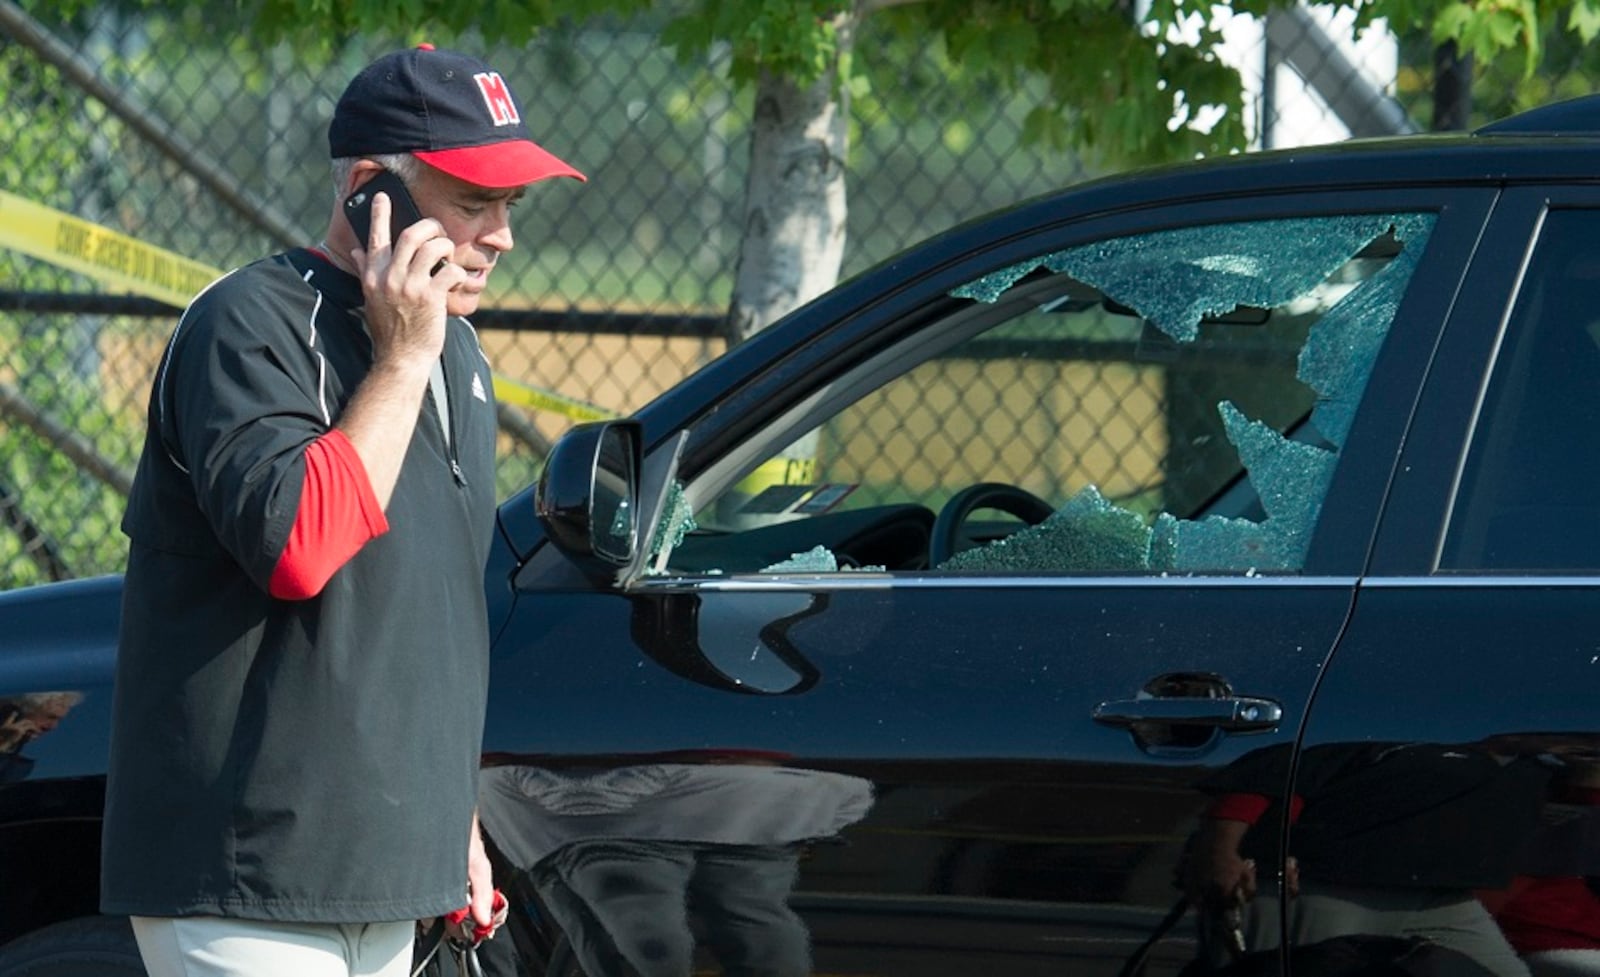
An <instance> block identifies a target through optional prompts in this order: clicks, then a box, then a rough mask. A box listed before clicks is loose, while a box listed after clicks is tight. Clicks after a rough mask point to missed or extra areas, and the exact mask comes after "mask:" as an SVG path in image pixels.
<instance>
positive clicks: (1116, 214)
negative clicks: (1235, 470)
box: [515, 183, 1495, 590]
mask: <svg viewBox="0 0 1600 977" xmlns="http://www.w3.org/2000/svg"><path fill="white" fill-rule="evenodd" d="M1180 186H1181V187H1182V189H1183V191H1184V192H1183V193H1180V194H1178V195H1176V196H1175V197H1172V198H1169V199H1157V200H1144V201H1137V202H1127V201H1124V202H1123V203H1122V205H1120V206H1113V207H1110V208H1108V209H1106V210H1102V211H1100V212H1088V213H1082V214H1072V213H1070V212H1068V209H1069V208H1070V204H1071V198H1070V197H1068V198H1065V199H1064V200H1063V201H1062V206H1063V214H1062V218H1061V220H1060V221H1059V222H1056V223H1052V224H1049V225H1047V226H1043V227H1035V228H1026V229H1020V230H1018V231H1017V232H1015V233H1010V234H1006V233H1004V232H1003V231H1002V232H1001V233H1000V234H999V235H998V236H997V237H996V239H995V240H994V241H993V243H992V244H990V245H989V246H987V247H984V248H982V249H977V248H969V249H965V250H961V251H958V252H956V253H942V252H938V251H937V249H936V253H934V254H933V255H932V256H931V257H930V259H929V263H928V265H927V267H925V268H923V269H921V270H920V271H919V272H916V273H908V272H907V269H908V268H910V267H911V266H912V265H913V262H914V260H915V256H917V255H919V254H923V253H924V252H922V251H916V250H914V251H913V252H910V253H908V255H907V256H903V257H902V258H898V259H891V261H890V262H888V263H886V264H885V265H882V266H879V268H878V269H875V270H874V271H872V272H868V273H865V274H864V275H862V276H858V277H857V278H856V279H853V280H852V281H851V282H850V283H846V285H845V286H842V287H841V288H840V289H839V290H837V291H836V292H834V293H830V294H829V295H828V296H825V297H824V298H823V299H821V300H819V301H818V302H816V303H813V304H812V305H810V306H807V307H804V308H803V309H801V310H799V311H798V312H797V313H794V314H792V315H791V317H790V318H788V319H786V320H784V321H782V322H780V323H778V324H776V325H775V326H774V327H771V329H773V330H783V332H780V333H776V334H773V335H771V336H766V335H762V336H757V337H756V338H755V339H754V340H752V341H749V343H747V347H748V348H745V349H742V350H741V349H736V350H735V351H734V353H735V355H734V356H732V357H730V358H729V360H728V361H727V362H724V363H714V364H713V365H712V367H711V368H708V369H707V370H706V371H703V372H702V373H701V374H698V375H697V376H696V377H693V378H691V379H690V380H689V381H686V382H685V383H684V384H682V385H680V386H679V387H675V388H673V389H672V390H670V391H668V393H667V394H665V395H664V396H663V397H662V398H660V399H659V400H658V401H657V402H655V403H653V404H652V405H650V406H649V407H647V408H645V409H644V410H642V411H640V413H639V415H638V417H639V419H640V420H641V421H643V422H644V423H645V425H646V438H647V444H649V445H650V447H648V448H647V451H646V464H647V465H648V464H649V458H650V457H651V454H652V453H653V452H654V451H656V450H658V447H657V444H658V443H660V442H662V441H664V440H667V439H669V438H670V437H671V436H673V435H675V434H676V433H678V432H679V431H686V432H687V440H686V443H685V445H684V448H683V453H682V460H681V467H680V469H679V473H678V474H679V478H680V480H682V481H684V482H686V483H687V482H692V480H693V479H695V478H697V477H699V476H700V474H701V473H702V472H703V471H704V470H706V468H707V467H708V466H710V465H712V464H713V463H714V462H715V461H716V460H717V458H718V457H719V456H720V454H721V453H722V452H725V451H727V450H729V447H730V446H731V445H733V444H736V443H737V442H740V441H743V440H744V439H746V438H748V437H749V436H751V433H752V432H753V431H756V430H759V429H760V428H761V427H762V426H763V425H765V424H766V423H767V421H768V419H770V418H772V417H774V416H776V415H777V414H779V413H781V412H782V411H784V410H788V409H790V408H791V407H792V406H793V405H794V404H795V403H796V402H797V401H798V400H800V399H801V398H802V397H803V396H805V393H804V392H802V391H800V390H798V389H797V388H798V387H800V386H801V385H799V384H797V383H796V380H797V379H798V378H802V377H806V378H811V381H812V382H811V384H810V385H808V386H806V390H807V391H808V390H809V389H811V387H814V386H816V385H821V384H826V383H830V382H832V381H833V380H835V379H836V378H837V377H838V376H839V375H840V374H842V373H843V372H845V370H846V369H847V368H848V367H849V366H850V365H851V364H853V363H854V362H856V361H859V360H860V359H862V358H865V357H868V356H871V355H874V354H875V353H876V352H878V351H879V350H881V349H882V348H883V347H885V346H887V345H889V344H892V343H893V342H894V341H896V340H897V339H899V338H900V337H902V336H904V335H905V334H906V333H908V332H915V331H916V330H918V329H920V328H922V327H923V325H925V324H926V322H927V320H928V319H929V318H930V317H934V318H937V317H939V316H940V315H941V314H942V312H943V311H944V310H947V309H949V308H951V307H952V306H951V304H950V303H955V302H958V301H963V300H956V299H952V298H950V297H949V292H950V290H952V289H954V288H956V287H958V286H960V285H963V284H966V283H968V282H971V281H973V280H975V279H977V278H980V277H982V276H983V275H986V274H989V273H992V272H994V271H997V270H999V269H1002V268H1006V267H1009V266H1012V265H1015V264H1017V263H1018V262H1021V261H1025V260H1029V259H1031V258H1033V257H1035V256H1037V255H1042V254H1047V253H1050V252H1053V251H1058V250H1062V249H1065V248H1070V247H1074V246H1079V245H1082V244H1087V243H1090V242H1093V241H1095V240H1099V239H1104V238H1109V237H1123V236H1127V235H1135V234H1151V233H1155V232H1158V231H1163V230H1168V229H1172V228H1178V227H1185V226H1193V225H1196V224H1204V223H1225V222H1245V221H1262V220H1280V219H1293V218H1315V217H1322V216H1336V215H1340V214H1348V213H1358V212H1362V213H1380V212H1397V213H1398V212H1434V213H1436V214H1437V218H1436V221H1435V225H1434V229H1433V231H1432V233H1431V235H1430V237H1429V242H1428V246H1427V248H1426V249H1425V250H1424V252H1423V254H1422V255H1421V256H1420V258H1419V261H1418V265H1417V269H1416V272H1415V276H1416V277H1415V278H1414V281H1423V280H1428V279H1438V280H1441V281H1443V282H1444V285H1443V286H1441V287H1437V288H1433V289H1429V290H1419V289H1416V288H1408V291H1407V294H1406V296H1405V298H1404V300H1403V301H1402V303H1401V305H1400V307H1399V309H1398V311H1397V312H1396V315H1395V320H1394V323H1393V325H1392V326H1391V330H1390V338H1389V339H1388V340H1386V342H1385V346H1384V349H1383V352H1382V353H1381V354H1380V355H1379V357H1378V360H1377V362H1376V363H1375V364H1374V366H1373V370H1372V375H1371V378H1370V379H1369V381H1368V394H1367V395H1365V396H1364V397H1363V403H1362V405H1361V407H1360V409H1359V410H1358V411H1357V413H1356V416H1355V419H1354V422H1353V424H1352V425H1351V429H1350V432H1349V435H1348V438H1347V444H1349V445H1361V446H1362V450H1361V451H1358V452H1355V453H1353V454H1352V455H1351V456H1349V457H1347V458H1342V459H1341V463H1340V464H1339V466H1338V469H1337V471H1336V473H1335V476H1334V478H1333V481H1332V483H1331V484H1330V486H1329V489H1328V493H1327V496H1326V498H1325V500H1324V509H1323V515H1322V517H1321V519H1320V520H1319V523H1318V528H1317V531H1316V533H1315V535H1314V537H1313V539H1312V542H1311V545H1310V548H1309V550H1308V552H1307V557H1306V561H1305V565H1304V567H1303V568H1302V569H1301V571H1300V572H1299V573H1298V574H1297V575H1296V576H1294V577H1291V578H1290V579H1306V578H1311V577H1322V576H1335V577H1351V576H1355V575H1358V574H1359V573H1360V572H1362V570H1363V568H1364V566H1365V562H1366V559H1367V557H1368V554H1369V546H1370V544H1371V540H1372V534H1373V532H1374V531H1375V528H1376V522H1377V516H1378V512H1379V510H1380V508H1381V504H1382V501H1383V494H1384V488H1385V486H1386V485H1387V483H1388V479H1389V476H1390V474H1391V472H1392V468H1393V465H1394V463H1395V461H1396V458H1397V457H1398V454H1399V446H1400V443H1401V438H1402V435H1403V434H1404V431H1405V427H1406V424H1407V423H1408V421H1409V418H1410V411H1411V407H1412V406H1413V404H1414V399H1415V397H1416V394H1417V390H1418V387H1419V386H1420V384H1421V379H1422V376H1423V374H1424V372H1425V367H1426V364H1427V362H1428V361H1429V360H1430V359H1431V355H1432V351H1433V349H1434V346H1435V343H1436V341H1437V335H1438V331H1439V329H1440V328H1441V326H1442V323H1443V321H1444V318H1445V316H1446V313H1447V311H1448V308H1449V306H1450V304H1451V303H1452V302H1453V301H1454V299H1455V295H1456V290H1457V289H1458V288H1459V284H1460V280H1461V276H1462V275H1463V273H1464V271H1465V269H1466V267H1467V264H1468V260H1469V258H1470V257H1471V253H1472V249H1473V247H1474V245H1475V243H1476V241H1477V239H1478V236H1479V234H1480V233H1481V231H1482V227H1483V223H1484V220H1485V219H1486V217H1487V215H1488V213H1489V211H1490V208H1491V204H1492V201H1493V197H1494V193H1495V191H1494V188H1492V187H1472V186H1468V187H1460V186H1428V185H1421V186H1417V185H1405V186H1379V187H1365V188H1363V187H1337V188H1333V189H1325V188H1315V187H1313V188H1290V189H1283V190H1279V191H1274V192H1270V193H1245V194H1239V193H1234V194H1227V195H1223V194H1212V195H1208V196H1200V195H1199V193H1200V192H1201V191H1199V190H1196V189H1195V188H1193V187H1190V186H1189V185H1188V184H1186V183H1181V184H1180ZM1006 219H1007V215H1006V214H1002V215H1000V217H998V218H996V219H995V220H996V222H997V223H1000V224H1002V225H1003V223H1004V221H1005V220H1006ZM982 226H983V225H982V224H981V223H980V224H976V225H971V226H970V227H969V228H967V229H966V230H971V229H972V228H981V227H982ZM874 286H879V287H880V288H881V289H882V290H881V292H879V293H877V294H874V293H873V292H872V289H873V287H874ZM1425 291H1426V292H1428V293H1430V294H1424V292H1425ZM761 350H779V351H781V355H776V356H771V357H770V358H766V359H762V358H761V357H760V355H759V351H761ZM739 368H742V370H743V372H742V374H739V375H734V373H735V370H736V369H739ZM719 381H720V382H721V383H722V384H723V385H722V386H721V387H720V388H719V387H717V386H716V383H717V382H719ZM689 398H694V399H693V400H689ZM686 401H687V402H686ZM658 415H664V416H666V417H670V418H673V419H674V420H675V421H677V422H678V426H674V427H667V428H665V429H663V428H662V427H659V426H656V425H654V424H652V421H653V420H654V418H655V417H656V416H658ZM641 532H642V536H643V537H644V538H649V537H650V534H651V533H653V532H654V527H653V526H652V527H649V529H648V531H645V530H643V529H642V531H641ZM550 549H551V548H549V547H545V548H543V549H542V550H541V551H540V552H539V553H536V554H534V558H533V559H531V560H530V561H529V562H528V563H527V564H525V565H524V567H523V569H522V571H521V572H519V573H518V574H517V577H516V580H515V583H516V586H517V587H518V588H519V589H520V588H527V587H531V586H537V585H538V583H539V581H560V582H561V583H562V584H563V585H565V584H567V583H570V582H571V581H572V580H573V578H572V576H571V574H568V573H565V572H563V571H561V570H560V569H558V568H555V567H552V566H550V565H549V562H548V561H549V560H550V559H551V555H552V554H551V553H550ZM758 576H759V578H760V579H754V578H750V577H744V576H741V577H739V578H737V579H749V580H751V581H752V584H753V585H754V586H763V587H764V586H781V585H782V582H781V581H782V578H783V576H784V575H775V574H764V575H758ZM869 576H870V577H872V578H873V579H874V580H875V581H876V583H875V584H874V585H878V586H882V585H885V583H884V581H885V580H894V579H908V578H910V577H923V578H926V579H931V580H935V581H954V580H959V579H971V578H972V577H973V576H982V574H965V573H951V572H949V571H921V572H915V571H901V572H897V573H894V574H871V575H862V574H830V575H827V576H825V577H822V576H818V575H815V574H813V575H810V576H808V577H807V579H808V580H810V581H811V582H813V583H817V582H821V581H824V580H831V581H838V582H844V581H845V580H846V579H849V578H853V579H855V580H856V581H857V582H858V583H859V582H863V581H864V578H866V577H869ZM1104 576H1106V577H1111V578H1112V579H1122V580H1133V579H1140V578H1143V577H1145V576H1146V575H1145V574H1132V575H1125V576H1121V577H1120V578H1119V577H1117V576H1115V575H1111V574H1107V575H1104ZM1097 578H1101V575H1096V574H1062V575H1059V577H1051V578H1050V579H1097ZM734 579H735V578H732V577H729V576H720V575H702V574H692V575H682V576H678V575H667V576H650V577H645V578H642V579H639V580H637V581H635V582H633V583H632V584H631V585H630V587H629V589H630V590H631V589H634V588H645V589H654V588H659V587H683V586H690V585H693V584H695V583H696V582H701V583H706V584H708V585H714V586H717V587H725V586H728V585H729V584H730V583H732V582H733V580H734ZM1215 579H1219V580H1237V579H1240V577H1239V576H1238V575H1235V574H1228V575H1221V576H1217V577H1216V578H1215ZM1258 579H1271V578H1265V577H1263V578H1258Z"/></svg>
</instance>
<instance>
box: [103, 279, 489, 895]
mask: <svg viewBox="0 0 1600 977" xmlns="http://www.w3.org/2000/svg"><path fill="white" fill-rule="evenodd" d="M360 302H361V291H360V285H359V283H358V282H357V280H356V279H355V278H353V277H352V276H350V275H348V274H345V273H344V272H341V271H339V270H338V269H336V268H334V267H333V266H332V265H331V264H329V263H327V262H326V261H325V260H323V259H321V258H320V257H318V256H316V255H313V254H312V253H310V252H308V251H293V252H289V253H288V254H284V255H278V256H276V257H273V258H269V259H265V260H262V261H259V262H256V263H254V264H252V265H249V266H247V267H245V268H243V269H240V270H238V271H235V272H233V273H231V274H230V275H228V276H226V277H224V278H222V279H220V280H219V281H217V282H215V283H214V284H213V285H211V286H210V287H209V288H208V289H207V290H206V291H205V292H203V293H202V294H201V295H200V296H199V297H197V298H196V299H195V300H194V302H193V303H192V304H191V305H190V307H189V309H188V310H187V311H186V312H185V313H184V316H183V318H182V319H181V320H180V321H179V324H178V328H177V330H176V331H175V333H174V336H173V339H172V342H171V344H170V346H169V348H168V351H167V354H166V356H165V358H164V360H163V362H162V365H161V369H160V372H159V374H158V377H157V381H156V387H155V390H154V391H153V393H152V397H151V403H150V415H149V421H150V424H149V433H148V436H147V438H146V442H145V448H144V453H143V456H142V457H141V459H140V462H139V468H138V473H137V477H136V480H135V485H134V490H133V493H132V495H131V497H130V499H129V504H128V511H127V514H126V516H125V518H124V521H123V529H124V531H125V532H126V533H127V534H128V535H129V537H130V538H131V540H132V548H131V553H130V557H129V563H128V572H127V580H126V586H125V590H124V596H123V611H122V631H121V642H120V648H119V653H118V662H117V680H116V681H117V685H116V692H115V702H114V706H113V731H112V742H111V766H110V776H109V781H108V785H107V799H106V820H105V836H104V842H105V855H104V861H103V869H102V872H103V877H102V904H101V905H102V909H103V910H104V911H106V912H110V913H131V914H140V915H161V916H173V915H189V914H213V915H224V916H236V917H244V918H254V919H277V920H293V921H303V922H371V921H381V920H400V919H410V918H418V917H426V916H431V915H436V914H439V913H442V912H447V911H449V910H451V909H455V908H458V907H460V906H462V905H464V904H465V902H466V851H467V839H468V834H469V830H470V824H471V815H472V808H473V802H474V794H475V789H474V788H475V774H476V770H477V766H478V757H479V752H480V749H481V736H482V727H483V710H484V700H485V695H486V685H487V674H488V661H487V659H488V651H487V649H488V624H487V619H486V610H485V606H484V592H483V569H484V562H485V559H486V558H487V554H488V548H489V544H490V539H491V535H492V533H493V531H494V530H493V526H494V437H495V411H494V403H493V392H492V389H491V385H490V380H491V376H490V371H489V367H488V364H487V362H486V361H485V360H484V358H483V354H482V351H481V350H480V348H479V346H478V343H477V338H476V335H475V334H474V333H473V332H472V329H471V327H470V326H469V325H467V324H466V323H465V322H464V321H461V320H452V321H451V323H450V329H449V336H448V338H447V340H446V348H445V354H444V369H445V376H446V381H447V383H448V389H449V406H450V410H449V412H448V413H449V416H450V421H451V427H452V429H453V431H452V434H453V436H452V437H451V438H450V439H449V442H448V444H447V442H446V439H445V437H444V435H443V431H442V430H441V427H440V424H439V421H438V414H437V413H436V411H435V408H434V406H433V404H432V403H431V401H430V400H429V398H427V397H425V398H424V408H423V413H422V416H421V417H420V418H419V420H418V423H417V427H416V433H415V434H414V436H413V438H412V441H411V446H410V449H409V451H408V453H407V455H406V459H405V463H404V467H403V469H402V471H401V473H400V477H399V481H398V483H397V485H396V486H395V490H394V493H393V496H392V499H391V501H390V503H389V506H388V508H387V510H386V515H387V519H388V522H389V527H390V528H389V530H388V532H387V533H386V534H384V535H381V536H379V537H377V538H375V539H373V540H371V541H370V542H368V543H367V544H366V546H365V547H364V548H363V549H362V550H361V551H360V552H359V553H357V554H356V555H355V557H353V558H352V559H351V560H350V561H349V562H348V563H347V564H345V565H344V566H343V567H342V568H341V569H340V570H339V571H338V572H337V573H335V574H334V575H333V577H332V579H331V580H329V582H328V583H327V585H326V587H325V588H324V589H323V591H322V592H321V593H320V594H319V595H318V596H316V597H314V598H311V599H309V600H304V601H280V600H275V599H273V598H272V597H270V596H269V595H268V593H267V583H268V581H269V579H270V578H271V575H272V572H273V569H274V567H275V566H276V564H277V561H278V557H279V555H280V554H281V553H282V551H283V548H284V544H285V541H286V539H287V536H288V532H289V529H290V527H291V526H292V525H293V522H294V518H295V512H296V506H297V503H298V500H299V494H300V488H301V482H302V477H303V472H304V461H303V457H304V451H305V448H306V446H307V445H308V444H309V443H310V442H312V441H313V440H314V439H316V438H317V437H318V436H320V435H322V434H323V433H325V432H326V431H327V430H328V429H329V428H330V427H331V426H332V425H333V424H334V422H335V421H337V419H338V417H339V413H340V411H341V410H342V409H343V407H344V405H345V403H346V402H347V401H348V400H349V398H350V396H351V395H352V394H353V393H354V391H355V389H356V387H357V385H358V384H360V383H361V381H362V379H363V377H365V375H366V373H367V370H368V368H369V365H370V362H371V343H370V341H369V339H368V337H367V333H366V330H365V328H364V326H363V324H362V322H361V319H360V316H359V313H358V311H357V310H358V308H359V305H360ZM452 461H454V462H456V463H457V464H456V465H452ZM453 468H454V469H455V471H453Z"/></svg>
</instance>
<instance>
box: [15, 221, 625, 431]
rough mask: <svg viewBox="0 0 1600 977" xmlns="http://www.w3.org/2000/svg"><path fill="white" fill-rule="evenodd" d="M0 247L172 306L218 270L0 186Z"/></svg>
mask: <svg viewBox="0 0 1600 977" xmlns="http://www.w3.org/2000/svg"><path fill="white" fill-rule="evenodd" d="M0 248H10V249H11V250H14V251H20V252H22V253H23V254H25V255H28V256H29V257H32V258H37V259H39V260H40V261H45V262H49V263H50V264H52V265H55V266H56V267H58V268H65V269H67V270H68V271H75V272H78V273H79V274H82V275H87V276H88V277H90V278H92V279H94V280H95V281H97V282H99V283H100V284H102V285H105V286H106V287H108V288H110V289H113V290H115V291H119V292H126V293H129V294H132V295H142V296H144V297H145V298H151V299H155V300H157V301H159V302H165V303H167V304H168V305H173V306H176V307H178V308H180V309H181V308H183V307H184V306H187V305H188V304H189V302H190V300H191V299H193V298H194V297H195V294H196V293H198V292H199V291H200V290H201V289H203V288H205V287H206V286H207V285H209V284H210V283H212V282H213V281H216V280H217V279H218V278H220V277H221V276H222V272H221V271H220V270H218V269H216V268H211V267H209V266H207V265H204V264H201V263H200V262H198V261H193V260H191V259H189V258H185V257H184V256H182V255H180V254H174V253H173V252H171V251H166V250H163V249H161V248H158V247H156V246H154V245H151V244H146V243H144V242H143V241H140V240H138V239H137V238H133V237H129V236H128V235H126V234H121V233H118V232H117V231H113V230H111V229H110V228H108V227H101V226H100V225H99V224H95V223H93V222H91V221H86V220H84V219H83V218H81V217H74V216H73V215H71V214H68V213H64V212H62V211H59V210H56V209H54V208H53V207H46V206H45V205H43V204H39V203H35V202H33V201H31V200H27V199H25V198H23V197H19V196H17V195H16V194H14V193H8V192H6V191H4V190H0ZM494 392H495V396H497V397H499V398H500V399H501V400H503V401H506V402H508V403H514V404H520V405H522V406H524V407H528V408H531V409H533V410H542V411H549V412H551V413H556V414H561V415H562V416H565V417H570V418H573V419H574V420H579V421H595V420H603V419H606V418H611V417H616V416H617V414H616V413H615V412H613V411H608V410H605V409H604V408H601V407H596V406H594V405H593V404H586V403H584V402H583V401H581V400H575V399H573V398H571V397H565V396H562V395H561V394H558V393H555V392H554V391H550V390H543V389H540V388H538V387H534V386H530V385H528V384H526V383H522V382H520V381H517V380H512V379H510V378H508V377H503V376H496V377H495V378H494Z"/></svg>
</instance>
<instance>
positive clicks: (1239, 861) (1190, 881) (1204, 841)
mask: <svg viewBox="0 0 1600 977" xmlns="http://www.w3.org/2000/svg"><path fill="white" fill-rule="evenodd" d="M1248 829H1249V825H1247V824H1245V823H1244V822H1242V821H1232V820H1227V819H1222V818H1205V819H1203V820H1202V821H1201V824H1200V829H1199V830H1198V831H1197V832H1196V833H1195V837H1194V840H1193V843H1192V847H1191V849H1190V851H1189V857H1188V859H1187V861H1186V863H1185V871H1184V878H1183V887H1184V890H1185V891H1186V892H1187V893H1188V894H1189V901H1190V902H1191V903H1193V904H1194V905H1195V906H1198V907H1200V908H1202V909H1212V910H1219V909H1225V908H1227V907H1230V906H1238V905H1242V904H1244V903H1246V902H1248V901H1250V900H1251V899H1253V898H1254V897H1255V894H1256V863H1255V860H1254V859H1249V858H1241V857H1240V856H1239V841H1240V839H1241V838H1243V837H1244V833H1245V831H1247V830H1248Z"/></svg>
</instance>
